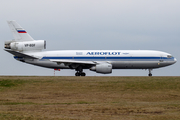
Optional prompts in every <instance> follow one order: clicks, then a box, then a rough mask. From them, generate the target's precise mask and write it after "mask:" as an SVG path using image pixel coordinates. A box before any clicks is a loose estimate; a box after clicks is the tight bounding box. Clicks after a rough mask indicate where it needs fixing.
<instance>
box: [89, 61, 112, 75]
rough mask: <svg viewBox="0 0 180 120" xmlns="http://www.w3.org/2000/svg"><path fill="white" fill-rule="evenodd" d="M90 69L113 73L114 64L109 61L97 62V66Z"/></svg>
mask: <svg viewBox="0 0 180 120" xmlns="http://www.w3.org/2000/svg"><path fill="white" fill-rule="evenodd" d="M90 70H92V71H96V72H97V73H103V74H108V73H112V65H111V64H109V63H102V64H97V65H96V66H93V67H91V68H90Z"/></svg>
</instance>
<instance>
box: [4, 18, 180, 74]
mask: <svg viewBox="0 0 180 120" xmlns="http://www.w3.org/2000/svg"><path fill="white" fill-rule="evenodd" d="M7 23H8V25H9V27H10V30H11V32H12V33H13V36H14V39H13V40H11V41H5V49H4V50H5V51H7V52H9V53H11V54H13V55H14V58H15V59H16V60H18V61H21V62H25V63H28V64H32V65H36V66H40V67H45V68H52V69H74V70H76V71H77V72H76V73H75V76H86V73H85V72H83V69H89V70H91V71H94V72H96V73H102V74H110V73H112V69H148V70H149V74H148V76H152V70H153V69H156V68H161V67H165V66H169V65H172V64H174V63H176V61H177V60H176V58H175V57H173V56H172V55H171V54H169V53H166V52H161V51H155V50H58V51H43V50H44V49H46V41H45V40H34V39H33V38H32V37H31V36H30V35H29V34H28V33H27V31H26V30H25V29H23V28H22V27H21V26H20V25H19V24H18V23H17V22H16V21H7Z"/></svg>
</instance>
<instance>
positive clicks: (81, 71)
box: [75, 66, 86, 76]
mask: <svg viewBox="0 0 180 120" xmlns="http://www.w3.org/2000/svg"><path fill="white" fill-rule="evenodd" d="M76 71H77V72H76V73H75V76H86V73H84V72H83V69H82V66H79V67H77V68H76Z"/></svg>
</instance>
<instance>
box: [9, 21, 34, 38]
mask: <svg viewBox="0 0 180 120" xmlns="http://www.w3.org/2000/svg"><path fill="white" fill-rule="evenodd" d="M7 23H8V25H9V27H10V29H11V31H12V33H13V36H14V39H15V41H33V40H34V39H33V38H32V37H31V36H30V35H29V34H28V33H27V32H26V31H25V30H24V29H23V28H22V27H21V26H20V25H19V24H18V23H17V22H16V21H7Z"/></svg>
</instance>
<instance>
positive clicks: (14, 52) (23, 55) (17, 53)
mask: <svg viewBox="0 0 180 120" xmlns="http://www.w3.org/2000/svg"><path fill="white" fill-rule="evenodd" d="M4 50H5V51H7V52H9V53H11V54H13V55H15V56H17V57H23V58H29V59H38V58H36V57H33V56H30V55H26V54H23V53H20V52H16V51H12V50H7V49H4Z"/></svg>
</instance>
